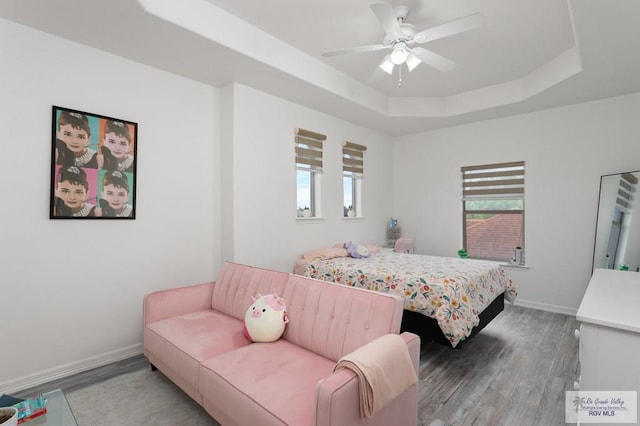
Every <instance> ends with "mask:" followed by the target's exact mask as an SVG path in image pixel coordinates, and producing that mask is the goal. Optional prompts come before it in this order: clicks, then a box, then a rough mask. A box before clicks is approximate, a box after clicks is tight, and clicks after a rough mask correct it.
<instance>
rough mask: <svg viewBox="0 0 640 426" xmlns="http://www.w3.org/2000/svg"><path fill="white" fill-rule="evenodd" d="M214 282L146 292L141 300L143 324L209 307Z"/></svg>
mask: <svg viewBox="0 0 640 426" xmlns="http://www.w3.org/2000/svg"><path fill="white" fill-rule="evenodd" d="M214 285H215V282H209V283H204V284H196V285H191V286H187V287H178V288H173V289H169V290H161V291H156V292H153V293H149V294H146V295H145V296H144V300H143V302H142V312H143V314H142V315H143V325H144V326H146V325H147V324H150V323H152V322H155V321H159V320H162V319H166V318H171V317H174V316H177V315H182V314H186V313H189V312H196V311H203V310H207V309H211V296H212V294H213V286H214Z"/></svg>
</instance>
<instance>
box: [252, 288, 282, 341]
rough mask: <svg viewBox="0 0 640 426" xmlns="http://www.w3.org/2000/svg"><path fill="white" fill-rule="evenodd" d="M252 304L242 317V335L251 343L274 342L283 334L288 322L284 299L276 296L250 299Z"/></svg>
mask: <svg viewBox="0 0 640 426" xmlns="http://www.w3.org/2000/svg"><path fill="white" fill-rule="evenodd" d="M252 299H253V303H252V304H251V306H249V309H247V313H246V314H245V316H244V335H245V336H246V338H247V339H249V340H251V341H252V342H274V341H276V340H278V339H279V338H280V336H282V333H284V326H285V324H286V323H288V322H289V317H287V307H286V305H285V303H284V299H283V298H281V297H278V295H277V294H275V293H274V294H267V295H264V296H261V295H260V294H259V293H258V297H257V298H256V297H252Z"/></svg>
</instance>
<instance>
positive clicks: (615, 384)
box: [576, 269, 640, 406]
mask: <svg viewBox="0 0 640 426" xmlns="http://www.w3.org/2000/svg"><path fill="white" fill-rule="evenodd" d="M576 318H577V319H578V321H581V325H580V330H579V331H576V335H577V336H578V337H579V338H580V352H579V361H580V373H579V374H580V377H579V378H578V381H577V382H576V388H578V387H579V390H581V391H585V390H586V391H602V390H604V391H606V390H614V391H634V390H635V391H638V394H640V273H638V272H628V271H617V270H610V269H595V270H594V272H593V275H592V277H591V280H590V281H589V286H588V287H587V291H586V292H585V294H584V297H583V298H582V303H581V304H580V308H579V309H578V313H577V315H576ZM639 406H640V405H639Z"/></svg>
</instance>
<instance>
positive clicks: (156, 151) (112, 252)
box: [0, 20, 221, 392]
mask: <svg viewBox="0 0 640 426" xmlns="http://www.w3.org/2000/svg"><path fill="white" fill-rule="evenodd" d="M0 40H2V42H1V43H0V63H1V64H2V66H0V117H2V120H1V123H2V147H3V148H2V151H3V154H2V155H1V156H0V176H1V178H2V200H3V201H2V206H1V212H2V214H1V220H0V250H1V256H0V290H1V292H0V300H1V304H0V305H1V307H0V341H1V342H2V343H1V349H0V352H1V353H2V362H0V390H2V391H7V392H8V391H10V390H11V389H14V388H23V387H26V386H28V385H30V384H36V383H39V382H41V381H42V380H44V379H50V378H53V377H55V376H59V375H65V374H68V373H69V372H73V371H75V370H77V369H83V368H87V367H91V366H95V364H101V363H104V362H105V361H109V360H113V359H118V358H123V357H126V356H130V355H132V354H134V353H139V352H140V351H141V340H142V298H143V295H144V294H145V293H147V292H150V291H152V290H157V289H162V288H169V287H173V286H177V285H184V284H189V283H197V282H204V281H209V280H213V279H215V277H217V274H218V269H219V266H220V260H221V259H220V256H221V255H220V246H219V238H218V236H219V234H220V217H219V211H220V209H219V204H220V187H219V176H218V175H219V158H218V151H219V137H218V133H217V132H218V130H217V129H218V127H219V125H218V116H219V111H218V108H219V106H218V91H217V89H214V88H212V87H210V86H206V85H203V84H200V83H196V82H194V81H191V80H187V79H184V78H181V77H177V76H175V75H171V74H168V73H165V72H162V71H159V70H157V69H153V68H149V67H147V66H143V65H140V64H138V63H135V62H132V61H128V60H125V59H122V58H120V57H117V56H113V55H110V54H107V53H104V52H101V51H98V50H95V49H92V48H88V47H85V46H82V45H78V44H75V43H72V42H69V41H67V40H64V39H60V38H56V37H52V36H50V35H46V34H44V33H41V32H37V31H34V30H31V29H27V28H25V27H22V26H19V25H17V24H14V23H11V22H9V21H5V20H0ZM52 105H59V106H64V107H68V108H73V109H78V110H82V111H87V112H92V113H96V114H103V115H107V116H113V117H119V118H123V119H127V120H131V121H134V122H137V123H138V124H139V132H138V141H139V144H138V169H137V171H138V185H137V218H136V219H135V220H133V221H99V220H87V221H79V220H49V213H48V211H49V184H50V161H51V106H52Z"/></svg>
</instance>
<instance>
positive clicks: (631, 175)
mask: <svg viewBox="0 0 640 426" xmlns="http://www.w3.org/2000/svg"><path fill="white" fill-rule="evenodd" d="M639 178H640V171H633V172H625V173H617V174H611V175H604V176H602V177H601V178H600V198H599V201H598V219H597V222H596V239H595V245H594V249H593V267H592V270H593V269H595V268H605V269H619V270H623V271H626V270H629V271H636V272H638V271H640V207H637V206H636V204H637V203H636V194H637V191H638V181H639ZM638 204H640V203H638Z"/></svg>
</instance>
